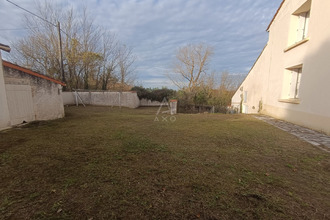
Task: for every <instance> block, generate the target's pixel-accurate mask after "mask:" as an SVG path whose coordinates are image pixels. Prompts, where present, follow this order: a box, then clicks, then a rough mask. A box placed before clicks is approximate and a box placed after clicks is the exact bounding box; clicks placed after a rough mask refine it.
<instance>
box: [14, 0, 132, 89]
mask: <svg viewBox="0 0 330 220" xmlns="http://www.w3.org/2000/svg"><path fill="white" fill-rule="evenodd" d="M36 8H37V13H38V14H39V15H40V16H41V17H42V18H44V20H42V19H39V18H36V17H33V16H27V17H26V19H25V21H26V27H27V28H28V37H26V38H24V39H21V40H18V41H17V42H13V43H12V45H13V47H14V52H13V53H12V56H11V59H12V61H13V62H16V63H18V64H19V65H22V66H25V67H28V68H31V69H33V70H35V71H38V72H40V73H43V74H46V75H49V76H51V77H54V78H57V79H61V78H62V77H61V71H60V60H59V50H58V47H59V45H58V34H57V30H56V27H54V25H53V24H56V23H57V22H58V21H60V23H61V29H62V48H63V61H64V72H65V78H66V84H67V88H68V89H79V88H84V89H103V90H106V89H109V87H111V85H109V84H111V83H113V84H116V83H117V79H118V78H119V75H122V76H123V77H122V78H123V81H124V82H125V83H126V82H128V81H129V80H128V79H129V77H128V76H130V75H132V74H131V72H132V66H133V63H134V61H135V59H134V56H133V52H132V49H129V48H128V47H126V46H125V47H122V46H120V45H121V44H120V42H119V41H118V40H117V38H116V35H115V34H113V33H111V32H109V31H106V30H105V29H103V28H101V27H99V26H97V25H95V24H94V22H93V19H92V17H91V16H90V15H89V14H88V10H87V9H86V8H84V9H83V11H82V12H81V14H80V16H79V17H78V16H75V12H74V10H73V9H72V8H71V9H69V10H63V9H62V8H58V7H56V6H55V5H54V4H53V3H50V2H49V1H46V2H44V3H43V4H41V3H40V2H39V3H38V4H37V7H36ZM119 64H121V65H119ZM117 72H122V73H121V74H118V76H116V73H117Z"/></svg>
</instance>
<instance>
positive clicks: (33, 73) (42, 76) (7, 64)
mask: <svg viewBox="0 0 330 220" xmlns="http://www.w3.org/2000/svg"><path fill="white" fill-rule="evenodd" d="M2 65H3V66H5V67H9V68H11V69H15V70H19V71H22V72H23V73H26V74H29V75H32V76H36V77H39V78H42V79H45V80H48V81H51V82H54V83H57V84H60V85H62V86H66V84H65V83H64V82H61V81H59V80H56V79H53V78H51V77H48V76H45V75H42V74H40V73H36V72H34V71H32V70H30V69H26V68H24V67H21V66H19V65H16V64H13V63H10V62H8V61H5V60H2Z"/></svg>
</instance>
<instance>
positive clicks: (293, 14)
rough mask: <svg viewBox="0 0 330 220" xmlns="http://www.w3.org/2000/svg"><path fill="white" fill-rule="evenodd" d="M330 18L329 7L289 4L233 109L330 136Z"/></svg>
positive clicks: (307, 0)
mask: <svg viewBox="0 0 330 220" xmlns="http://www.w3.org/2000/svg"><path fill="white" fill-rule="evenodd" d="M329 12H330V1H319V0H284V1H283V2H282V4H281V6H280V7H279V9H278V11H277V13H276V14H275V16H274V18H273V20H272V21H271V23H270V24H269V26H268V28H267V31H268V32H269V39H268V43H267V45H266V46H265V48H264V49H263V51H262V52H261V54H260V56H259V58H258V59H257V61H256V62H255V64H254V65H253V67H252V69H251V70H250V72H249V74H248V75H247V77H246V78H245V80H244V81H243V83H242V84H241V86H240V87H239V88H238V90H237V91H236V93H235V94H234V96H233V97H232V106H233V107H236V108H238V109H240V111H241V112H242V113H262V114H266V115H270V116H273V117H275V118H278V119H282V120H286V121H289V122H292V123H295V124H298V125H301V126H305V127H309V128H312V129H315V130H319V131H323V132H325V133H327V134H330V90H329V83H330V59H329V58H330V28H329V25H330V14H329Z"/></svg>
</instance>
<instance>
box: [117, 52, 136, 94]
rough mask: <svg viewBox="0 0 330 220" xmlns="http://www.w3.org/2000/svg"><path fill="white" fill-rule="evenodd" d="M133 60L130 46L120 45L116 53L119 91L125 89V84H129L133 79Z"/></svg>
mask: <svg viewBox="0 0 330 220" xmlns="http://www.w3.org/2000/svg"><path fill="white" fill-rule="evenodd" d="M134 62H135V57H134V56H133V55H132V48H129V47H127V46H126V45H122V46H121V47H120V48H119V53H118V67H119V70H118V71H119V74H118V78H119V82H120V85H119V88H120V91H123V90H125V88H126V87H127V86H131V85H132V84H133V82H134V80H135V76H134V75H133V71H134V66H133V64H134Z"/></svg>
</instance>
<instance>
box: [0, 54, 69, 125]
mask: <svg viewBox="0 0 330 220" xmlns="http://www.w3.org/2000/svg"><path fill="white" fill-rule="evenodd" d="M62 86H65V84H64V83H62V82H60V81H58V80H55V79H53V78H50V77H47V76H45V75H42V74H39V73H36V72H34V71H32V70H29V69H26V68H24V67H21V66H18V65H16V64H13V63H10V62H7V61H4V60H2V59H1V56H0V130H2V129H5V128H9V127H11V126H13V125H17V124H21V123H23V122H31V121H35V120H51V119H57V118H62V117H64V107H63V100H62Z"/></svg>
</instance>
